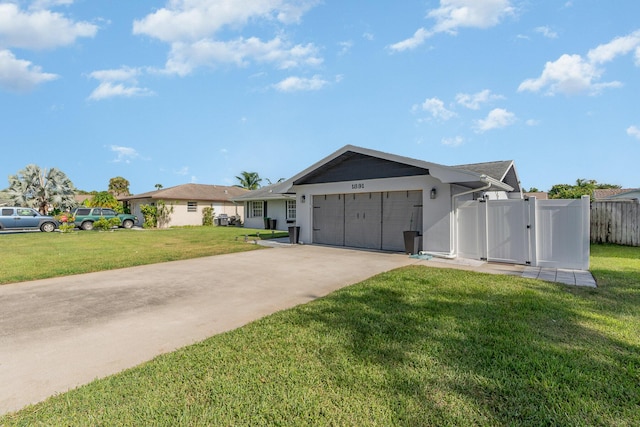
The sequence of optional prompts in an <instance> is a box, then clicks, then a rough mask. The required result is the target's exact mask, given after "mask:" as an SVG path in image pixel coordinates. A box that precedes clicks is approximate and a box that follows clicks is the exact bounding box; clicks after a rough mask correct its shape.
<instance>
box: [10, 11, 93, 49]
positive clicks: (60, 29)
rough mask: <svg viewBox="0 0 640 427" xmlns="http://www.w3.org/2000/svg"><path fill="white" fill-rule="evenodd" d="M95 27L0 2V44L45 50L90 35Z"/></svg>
mask: <svg viewBox="0 0 640 427" xmlns="http://www.w3.org/2000/svg"><path fill="white" fill-rule="evenodd" d="M97 31H98V27H97V26H96V25H94V24H91V23H89V22H74V21H72V20H70V19H68V18H66V17H65V16H64V15H62V14H60V13H56V12H51V11H49V10H43V9H37V10H30V11H22V10H20V9H19V8H18V6H17V5H16V4H13V3H2V4H0V47H5V48H8V47H15V48H23V49H48V48H54V47H58V46H66V45H70V44H72V43H74V42H75V41H76V39H77V38H79V37H93V36H95V34H96V33H97Z"/></svg>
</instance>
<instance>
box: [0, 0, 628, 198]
mask: <svg viewBox="0 0 640 427" xmlns="http://www.w3.org/2000/svg"><path fill="white" fill-rule="evenodd" d="M638 17H640V2H639V1H637V0H615V1H602V0H571V1H557V0H553V1H552V0H536V1H533V0H439V1H438V0H428V1H427V0H422V1H414V0H404V1H402V2H398V1H387V0H379V1H375V2H374V1H364V0H349V1H334V0H324V1H321V0H243V1H238V0H163V1H118V2H113V1H107V0H34V1H21V0H19V1H6V0H4V1H3V0H0V112H1V116H0V125H1V126H0V129H1V133H0V135H1V136H0V138H1V141H2V143H1V147H2V154H1V156H0V171H1V172H2V173H3V174H4V176H6V177H8V176H9V175H12V174H15V173H17V172H18V171H19V170H21V169H23V168H24V167H25V166H26V165H28V164H30V163H35V164H37V165H39V166H40V167H43V168H50V167H56V168H59V169H61V170H62V171H63V172H65V173H66V174H67V175H68V176H69V178H71V180H72V181H73V183H74V184H75V185H76V187H78V188H79V189H82V190H87V191H91V190H98V191H100V190H106V188H107V186H108V183H109V179H110V178H112V177H116V176H122V177H125V178H126V179H128V180H129V181H130V183H131V186H130V189H131V191H132V192H133V193H141V192H146V191H150V190H154V185H155V184H162V185H163V186H164V187H169V186H173V185H178V184H184V183H189V182H195V183H201V184H219V185H235V184H237V180H236V179H235V177H236V176H237V175H239V174H240V172H242V171H251V172H258V173H259V175H260V176H261V177H262V178H263V179H264V181H263V184H266V183H267V179H269V180H271V181H276V180H278V179H279V178H288V177H290V176H292V175H294V174H295V173H297V172H299V171H301V170H303V169H305V168H306V167H308V166H310V165H311V164H313V163H315V162H316V161H318V160H320V159H322V158H323V157H325V156H327V155H329V154H331V153H332V152H334V151H335V150H337V149H339V148H340V147H342V146H344V145H346V144H353V145H358V146H363V147H366V148H371V149H375V150H380V151H385V152H389V153H393V154H398V155H403V156H408V157H414V158H418V159H422V160H426V161H431V162H435V163H441V164H445V165H456V164H465V163H475V162H485V161H494V160H514V161H515V162H516V167H517V168H518V171H519V174H520V179H521V181H522V186H523V187H524V188H529V187H537V188H539V189H541V190H548V189H549V188H550V187H551V186H552V185H554V184H559V183H570V184H572V183H574V182H575V180H576V179H578V178H584V179H595V180H597V181H598V182H605V183H612V184H618V185H621V186H623V187H625V188H627V187H639V186H640V167H639V163H638V159H640V97H639V95H640V20H639V19H638ZM6 186H8V181H5V184H4V185H3V184H2V183H0V188H5V187H6Z"/></svg>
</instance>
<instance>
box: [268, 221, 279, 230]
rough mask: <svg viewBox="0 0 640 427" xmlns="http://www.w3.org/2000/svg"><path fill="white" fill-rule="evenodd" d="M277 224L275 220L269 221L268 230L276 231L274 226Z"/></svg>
mask: <svg viewBox="0 0 640 427" xmlns="http://www.w3.org/2000/svg"><path fill="white" fill-rule="evenodd" d="M277 223H278V220H277V219H270V220H269V230H276V224H277Z"/></svg>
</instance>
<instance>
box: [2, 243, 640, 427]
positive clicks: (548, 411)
mask: <svg viewBox="0 0 640 427" xmlns="http://www.w3.org/2000/svg"><path fill="white" fill-rule="evenodd" d="M591 263H592V272H593V273H594V275H595V277H596V279H597V281H598V286H599V287H598V288H597V289H586V288H576V287H569V286H564V285H558V284H551V283H546V282H541V281H537V280H529V279H521V278H517V277H513V276H493V275H487V274H480V273H473V272H465V271H458V270H446V269H434V268H428V267H420V266H414V267H408V268H402V269H398V270H394V271H392V272H388V273H384V274H381V275H378V276H375V277H373V278H371V279H369V280H366V281H364V282H362V283H359V284H356V285H353V286H350V287H347V288H344V289H342V290H340V291H338V292H335V293H333V294H331V295H329V296H327V297H325V298H322V299H319V300H316V301H313V302H311V303H308V304H305V305H301V306H298V307H296V308H293V309H290V310H286V311H282V312H279V313H276V314H274V315H271V316H268V317H266V318H263V319H261V320H259V321H256V322H254V323H251V324H249V325H247V326H245V327H243V328H240V329H237V330H234V331H231V332H228V333H225V334H221V335H217V336H215V337H212V338H210V339H208V340H206V341H203V342H201V343H198V344H196V345H193V346H190V347H186V348H184V349H182V350H179V351H177V352H174V353H171V354H167V355H164V356H160V357H158V358H156V359H154V360H153V361H151V362H148V363H145V364H143V365H141V366H139V367H136V368H133V369H130V370H127V371H125V372H123V373H121V374H118V375H114V376H112V377H109V378H106V379H102V380H97V381H94V382H93V383H91V384H89V385H87V386H84V387H81V388H79V389H77V390H74V391H71V392H69V393H65V394H62V395H59V396H55V397H52V398H50V399H49V400H47V401H46V402H43V403H41V404H38V405H35V406H32V407H28V408H26V409H24V410H22V411H20V412H18V413H16V414H12V415H9V416H6V417H4V418H2V417H0V425H7V426H9V425H25V426H27V425H29V426H31V425H47V426H48V425H56V426H57V425H82V426H84V425H171V426H173V425H187V426H194V425H251V426H259V425H286V426H290V425H345V426H352V425H358V426H365V425H377V426H390V425H404V426H421V425H462V426H467V425H487V426H495V425H531V426H540V425H576V426H583V425H606V426H637V425H640V248H627V247H617V246H592V260H591Z"/></svg>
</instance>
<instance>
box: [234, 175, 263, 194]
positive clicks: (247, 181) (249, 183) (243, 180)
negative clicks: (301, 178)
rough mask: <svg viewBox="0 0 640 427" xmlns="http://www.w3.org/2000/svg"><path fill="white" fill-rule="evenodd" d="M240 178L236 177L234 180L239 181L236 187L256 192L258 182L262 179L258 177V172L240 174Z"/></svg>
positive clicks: (258, 186) (258, 185)
mask: <svg viewBox="0 0 640 427" xmlns="http://www.w3.org/2000/svg"><path fill="white" fill-rule="evenodd" d="M240 175H241V176H236V179H237V180H238V181H240V185H238V187H242V188H246V189H247V190H257V189H258V188H260V182H261V181H262V178H260V176H258V172H246V171H243V172H240Z"/></svg>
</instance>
